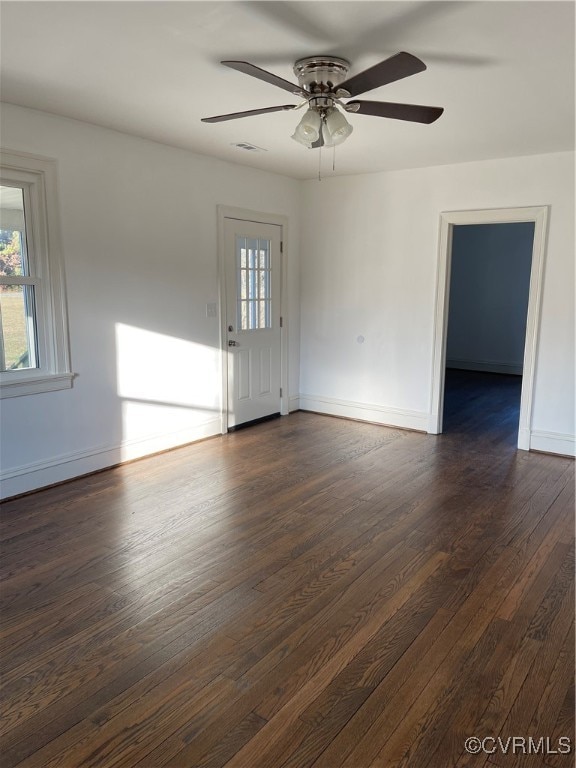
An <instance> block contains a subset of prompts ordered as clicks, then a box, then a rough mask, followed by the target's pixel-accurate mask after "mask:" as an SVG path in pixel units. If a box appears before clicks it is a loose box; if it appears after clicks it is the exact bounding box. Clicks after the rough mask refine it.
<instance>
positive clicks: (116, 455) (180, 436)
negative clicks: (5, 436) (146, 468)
mask: <svg viewBox="0 0 576 768" xmlns="http://www.w3.org/2000/svg"><path fill="white" fill-rule="evenodd" d="M220 433H221V424H220V418H215V419H210V420H209V421H206V422H205V423H203V424H198V425H196V426H193V427H187V428H186V429H182V430H178V431H176V432H169V433H162V434H157V435H149V436H147V437H145V438H139V439H136V440H124V441H122V442H121V443H120V444H119V445H102V446H98V447H96V448H90V449H87V450H85V451H75V452H73V453H68V454H62V455H60V456H55V457H53V458H51V459H47V460H45V461H37V462H32V463H30V464H25V465H22V466H20V467H13V468H12V469H7V470H5V471H3V472H1V473H0V498H2V499H7V498H10V497H11V496H17V495H18V494H20V493H27V492H28V491H34V490H37V489H39V488H44V487H46V486H48V485H53V484H54V483H60V482H62V481H64V480H71V479H72V478H74V477H79V476H80V475H86V474H89V473H90V472H96V471H98V470H100V469H106V468H107V467H112V466H114V465H116V464H121V463H122V462H124V461H131V460H133V459H140V458H142V457H144V456H150V455H151V454H153V453H159V452H160V451H166V450H169V449H170V448H177V447H178V446H181V445H186V444H187V443H193V442H195V441H196V440H202V439H204V438H206V437H212V436H213V435H219V434H220Z"/></svg>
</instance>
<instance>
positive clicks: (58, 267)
mask: <svg viewBox="0 0 576 768" xmlns="http://www.w3.org/2000/svg"><path fill="white" fill-rule="evenodd" d="M0 183H1V184H2V185H6V186H16V187H21V188H22V189H23V190H24V215H25V226H26V247H27V252H28V260H29V265H30V276H29V277H20V276H18V277H14V278H1V282H2V283H3V284H8V283H12V284H15V283H16V284H28V285H33V286H34V293H35V296H34V300H35V308H36V354H37V360H38V367H36V368H20V369H16V370H10V371H0V398H6V397H18V396H20V395H31V394H35V393H38V392H50V391H53V390H58V389H69V388H70V387H71V386H72V380H73V378H74V375H73V373H72V370H71V367H70V352H69V343H68V319H67V311H66V290H65V280H64V262H63V257H62V246H61V240H60V227H59V214H58V197H57V175H56V161H55V160H52V159H50V158H45V157H39V156H37V155H30V154H25V153H20V152H13V151H10V150H0Z"/></svg>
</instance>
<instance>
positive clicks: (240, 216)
mask: <svg viewBox="0 0 576 768" xmlns="http://www.w3.org/2000/svg"><path fill="white" fill-rule="evenodd" d="M217 216H218V307H219V317H220V369H221V381H222V385H221V395H220V432H221V433H222V434H225V433H226V432H228V347H227V345H226V337H227V330H226V251H225V237H224V222H225V219H237V220H239V221H251V222H255V223H256V224H275V225H276V226H279V227H280V228H281V235H280V238H281V241H282V251H281V253H280V315H281V317H282V324H281V326H280V388H281V390H282V394H281V396H280V414H281V415H282V416H287V415H288V413H289V401H290V397H289V393H288V338H289V328H290V322H289V317H288V218H287V217H286V216H281V215H279V214H275V213H264V212H262V211H252V210H250V209H248V208H235V207H232V206H229V205H218V206H217Z"/></svg>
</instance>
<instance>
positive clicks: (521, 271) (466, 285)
mask: <svg viewBox="0 0 576 768" xmlns="http://www.w3.org/2000/svg"><path fill="white" fill-rule="evenodd" d="M533 242H534V224H533V222H530V221H518V222H514V223H509V224H465V225H457V226H454V229H453V233H452V259H451V269H450V301H449V313H448V336H447V340H446V366H447V367H448V368H464V369H468V370H472V371H492V372H495V373H515V374H521V373H522V368H523V359H524V342H525V338H526V318H527V313H528V295H529V291H530V268H531V265H532V246H533Z"/></svg>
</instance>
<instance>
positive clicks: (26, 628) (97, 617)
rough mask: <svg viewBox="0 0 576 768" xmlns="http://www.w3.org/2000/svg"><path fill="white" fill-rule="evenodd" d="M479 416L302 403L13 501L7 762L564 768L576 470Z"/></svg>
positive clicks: (7, 583)
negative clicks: (424, 415)
mask: <svg viewBox="0 0 576 768" xmlns="http://www.w3.org/2000/svg"><path fill="white" fill-rule="evenodd" d="M462 399H463V400H466V398H465V397H463V398H462ZM473 410H474V413H476V416H475V415H474V413H469V415H468V416H465V415H464V414H463V412H461V413H460V416H458V415H457V414H453V415H452V416H450V417H449V426H448V431H447V432H446V434H445V435H443V436H439V437H433V436H429V435H423V434H419V433H415V432H406V431H401V430H396V429H388V428H384V427H379V426H375V425H371V424H362V423H356V422H350V421H343V420H338V419H334V418H329V417H323V416H319V415H315V414H309V413H296V414H293V415H292V416H290V417H287V418H283V419H278V420H275V421H271V422H268V423H264V424H261V425H258V426H255V427H253V428H251V429H246V430H242V431H238V432H236V433H234V434H230V435H227V436H225V437H223V438H216V439H213V440H208V441H205V442H203V443H197V444H195V445H191V446H188V447H185V448H182V449H179V450H176V451H173V452H170V453H166V454H163V455H159V456H155V457H151V458H148V459H145V460H142V461H139V462H134V463H132V464H128V465H125V466H123V467H119V468H116V469H113V470H110V471H107V472H103V473H100V474H97V475H93V476H91V477H87V478H84V479H79V480H77V481H74V482H71V483H68V484H65V485H61V486H59V487H55V488H52V489H48V490H46V491H43V492H40V493H37V494H34V495H30V496H27V497H23V498H21V499H16V500H13V501H11V502H7V503H6V504H4V505H3V524H2V529H1V548H2V574H3V578H4V581H3V588H2V594H1V605H2V609H3V610H2V616H3V622H2V628H1V633H0V642H1V645H0V650H1V656H2V663H3V668H4V674H3V684H2V713H3V724H2V729H3V736H2V757H1V765H2V766H3V767H4V768H9V767H11V766H16V765H18V766H20V768H24V767H26V768H33V767H35V768H56V767H57V766H58V767H59V768H80V767H82V768H86V767H88V766H106V767H108V766H110V767H112V766H134V767H136V766H138V768H156V767H157V766H158V767H159V766H172V767H173V768H219V766H226V768H297V767H298V768H304V767H305V766H306V767H308V766H314V768H369V767H372V766H382V767H383V768H393V767H394V768H399V767H400V766H406V767H408V768H425V767H427V768H448V767H449V766H455V767H457V768H464V766H484V767H485V768H495V767H496V766H498V767H499V768H512V766H513V767H514V768H517V767H518V768H568V766H573V764H574V757H573V753H572V754H560V753H556V754H554V753H552V752H551V751H550V749H552V748H555V747H557V745H558V744H559V743H560V742H559V741H558V740H559V739H560V737H568V738H570V739H571V740H572V744H574V731H573V727H574V725H573V723H574V720H573V713H574V675H573V672H574V634H573V633H574V549H573V540H574V462H573V461H572V460H570V459H565V458H561V457H554V456H548V455H543V454H535V453H526V452H518V451H516V450H515V448H514V440H512V439H510V435H509V430H510V429H511V425H510V426H506V427H504V426H502V424H501V423H499V421H498V419H497V418H492V419H489V418H488V417H485V418H484V425H483V427H482V425H480V424H478V423H477V422H478V413H477V409H473ZM472 736H475V737H478V738H481V739H482V738H485V737H493V738H497V737H499V736H500V737H501V738H502V740H503V741H502V748H496V749H494V752H493V753H492V754H488V753H487V752H483V753H481V754H479V755H477V756H474V755H471V754H468V753H467V752H466V750H465V740H466V739H467V738H469V737H472ZM511 737H524V738H525V739H526V740H527V739H528V737H532V738H533V739H535V740H536V742H537V740H538V739H539V738H540V737H544V738H546V737H548V738H549V740H550V741H549V742H548V745H549V747H550V749H548V753H547V754H544V750H545V749H546V746H547V745H546V743H545V742H542V743H541V746H540V747H539V754H533V755H528V754H526V755H524V754H521V751H522V749H521V743H520V742H518V741H517V742H516V743H515V747H514V749H515V754H514V753H513V749H512V747H511V746H510V742H507V740H508V739H510V738H511ZM563 743H564V742H563ZM493 744H494V742H486V746H487V747H488V748H490V749H491V748H492V746H493ZM526 744H527V745H528V746H527V747H526V750H525V751H528V747H529V743H528V742H526ZM507 745H508V749H507V751H506V749H505V747H506V746H507Z"/></svg>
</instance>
